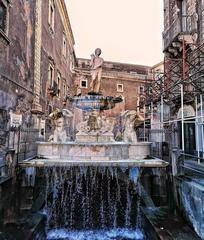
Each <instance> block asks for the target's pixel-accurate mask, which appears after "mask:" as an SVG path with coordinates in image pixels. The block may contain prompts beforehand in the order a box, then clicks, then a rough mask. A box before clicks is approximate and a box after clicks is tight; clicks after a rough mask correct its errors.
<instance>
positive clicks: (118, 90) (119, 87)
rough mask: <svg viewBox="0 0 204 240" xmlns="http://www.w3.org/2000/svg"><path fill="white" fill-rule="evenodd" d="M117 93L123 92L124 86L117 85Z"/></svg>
mask: <svg viewBox="0 0 204 240" xmlns="http://www.w3.org/2000/svg"><path fill="white" fill-rule="evenodd" d="M117 92H123V84H117Z"/></svg>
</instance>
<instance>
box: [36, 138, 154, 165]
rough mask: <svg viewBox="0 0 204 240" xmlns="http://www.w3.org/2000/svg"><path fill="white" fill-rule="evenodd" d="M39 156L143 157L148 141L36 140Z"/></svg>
mask: <svg viewBox="0 0 204 240" xmlns="http://www.w3.org/2000/svg"><path fill="white" fill-rule="evenodd" d="M37 145H38V151H37V155H38V157H39V158H47V159H59V160H69V161H75V160H80V161H111V160H128V159H134V160H139V159H145V158H147V157H148V156H149V155H150V145H151V143H149V142H138V143H134V144H132V143H124V142H112V143H99V142H97V143H82V142H80V143H77V142H67V143H54V142H38V143H37Z"/></svg>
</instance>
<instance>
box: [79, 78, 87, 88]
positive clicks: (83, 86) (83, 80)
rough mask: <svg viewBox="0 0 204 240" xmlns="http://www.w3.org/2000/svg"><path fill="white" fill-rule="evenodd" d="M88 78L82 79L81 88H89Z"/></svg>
mask: <svg viewBox="0 0 204 240" xmlns="http://www.w3.org/2000/svg"><path fill="white" fill-rule="evenodd" d="M87 87H88V86H87V79H82V80H81V81H80V88H87Z"/></svg>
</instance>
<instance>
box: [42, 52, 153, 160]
mask: <svg viewBox="0 0 204 240" xmlns="http://www.w3.org/2000/svg"><path fill="white" fill-rule="evenodd" d="M100 54H101V50H100V49H96V51H95V54H94V55H92V58H91V83H90V91H89V93H88V95H86V96H81V95H80V96H73V97H69V101H70V102H71V103H72V105H73V107H74V108H75V109H80V110H81V112H82V113H83V115H84V117H83V121H81V122H79V123H77V124H76V126H75V129H76V130H77V133H76V135H75V140H74V141H70V139H69V138H68V137H67V136H66V124H67V121H68V119H69V118H70V117H71V116H72V115H73V114H71V112H70V111H68V110H66V109H63V110H59V109H56V110H55V111H54V112H52V113H51V114H50V116H49V117H50V119H51V120H52V121H53V123H54V125H55V130H54V134H53V135H52V136H51V137H50V138H49V140H50V141H48V142H39V143H38V156H39V157H40V158H47V159H52V160H53V159H55V160H58V161H60V160H64V161H65V160H66V161H114V160H115V161H122V160H142V159H145V158H147V157H148V156H149V155H150V143H147V142H138V141H137V136H136V132H135V130H134V127H135V125H137V124H138V125H139V124H141V123H142V122H143V118H142V117H141V116H140V114H139V113H138V112H137V111H133V110H132V111H125V112H124V113H121V118H122V119H123V120H124V127H123V128H124V131H123V133H122V135H123V139H122V141H121V142H118V141H115V138H114V134H113V129H114V127H115V121H114V119H111V118H108V117H106V116H105V114H104V113H105V111H106V110H110V109H113V108H114V107H115V105H116V104H117V103H120V102H122V101H123V99H122V97H121V96H104V95H102V94H101V92H100V83H101V75H102V64H103V59H102V58H101V57H99V56H100Z"/></svg>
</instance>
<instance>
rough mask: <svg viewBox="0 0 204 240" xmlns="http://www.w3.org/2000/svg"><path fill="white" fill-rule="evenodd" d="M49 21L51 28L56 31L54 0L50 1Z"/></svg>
mask: <svg viewBox="0 0 204 240" xmlns="http://www.w3.org/2000/svg"><path fill="white" fill-rule="evenodd" d="M48 23H49V26H50V30H52V32H54V25H55V8H54V2H53V0H50V1H49V18H48Z"/></svg>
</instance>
